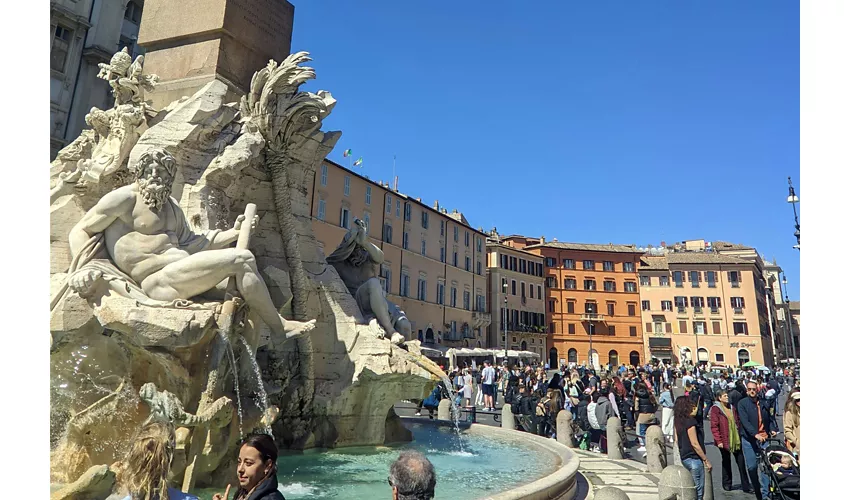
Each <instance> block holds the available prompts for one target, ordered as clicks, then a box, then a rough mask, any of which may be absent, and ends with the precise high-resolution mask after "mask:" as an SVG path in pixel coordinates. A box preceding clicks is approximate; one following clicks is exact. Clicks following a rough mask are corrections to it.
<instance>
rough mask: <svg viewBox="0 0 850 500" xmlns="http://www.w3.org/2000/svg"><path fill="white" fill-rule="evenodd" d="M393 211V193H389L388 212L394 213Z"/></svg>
mask: <svg viewBox="0 0 850 500" xmlns="http://www.w3.org/2000/svg"><path fill="white" fill-rule="evenodd" d="M392 211H393V197H392V195H389V194H388V195H387V213H388V214H389V213H392Z"/></svg>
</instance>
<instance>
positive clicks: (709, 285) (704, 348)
mask: <svg viewBox="0 0 850 500" xmlns="http://www.w3.org/2000/svg"><path fill="white" fill-rule="evenodd" d="M639 275H640V278H639V279H640V299H641V318H642V320H643V323H644V328H643V330H644V338H645V339H646V354H647V356H648V357H650V358H652V357H654V358H657V359H663V360H668V361H673V362H679V361H682V360H683V359H685V358H686V359H689V360H691V361H692V362H695V361H697V360H699V361H700V362H705V363H716V364H719V365H724V366H725V365H731V366H737V365H740V364H743V363H746V362H747V361H756V362H758V363H761V364H766V365H768V366H772V365H773V348H772V342H771V335H770V315H769V313H768V307H767V304H766V300H765V296H766V294H765V286H764V278H763V270H762V269H761V268H759V266H758V264H757V263H756V262H754V261H749V260H745V259H742V258H740V257H735V256H731V255H722V254H718V253H716V252H707V251H705V250H704V249H703V250H702V251H697V250H684V249H681V248H680V249H678V250H675V249H664V250H657V251H655V250H654V251H651V252H650V253H648V254H646V255H644V256H643V257H642V258H641V263H640V267H639Z"/></svg>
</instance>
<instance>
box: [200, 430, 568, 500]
mask: <svg viewBox="0 0 850 500" xmlns="http://www.w3.org/2000/svg"><path fill="white" fill-rule="evenodd" d="M402 421H403V422H404V425H405V427H407V428H408V429H409V430H410V431H411V432H412V433H413V437H414V441H412V442H410V443H398V444H393V445H388V446H379V447H374V446H369V447H366V446H362V447H350V448H339V449H333V450H316V449H314V450H307V451H305V452H297V453H287V452H284V454H282V455H281V456H280V457H279V459H278V481H279V483H280V491H281V492H282V493H283V494H284V496H285V497H286V498H287V500H299V499H311V500H312V499H337V498H339V499H343V498H345V499H349V498H388V497H389V495H390V489H389V486H388V485H387V476H388V475H389V468H390V464H391V463H392V462H393V461H394V460H395V459H396V458H397V457H398V453H399V452H400V451H401V450H404V449H415V450H418V451H421V452H422V453H424V454H425V455H426V456H427V457H428V459H429V460H431V462H432V463H433V464H434V468H435V470H436V473H437V488H436V498H438V499H439V498H452V499H459V500H461V499H469V500H472V499H481V498H487V499H494V500H513V499H534V500H537V499H555V498H558V499H566V500H571V499H573V498H574V497H575V494H576V475H577V473H578V464H579V458H578V456H577V455H576V454H575V453H573V452H572V451H571V450H570V449H569V448H567V447H566V446H563V445H561V444H560V443H558V442H557V441H555V440H553V439H547V438H543V437H540V436H534V435H530V434H527V433H522V432H517V431H509V430H503V429H501V428H498V427H490V426H486V425H480V424H472V425H469V424H466V423H462V424H461V426H460V427H461V438H460V439H461V441H462V447H459V446H458V437H457V434H456V432H455V429H454V426H453V424H452V423H451V422H443V421H437V420H433V421H429V420H422V419H412V418H402ZM213 493H215V491H213V490H200V491H197V492H195V494H197V495H199V496H200V497H201V498H211V496H212V494H213Z"/></svg>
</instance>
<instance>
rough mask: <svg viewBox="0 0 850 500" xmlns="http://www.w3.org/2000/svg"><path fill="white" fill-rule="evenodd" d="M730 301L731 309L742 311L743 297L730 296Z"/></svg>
mask: <svg viewBox="0 0 850 500" xmlns="http://www.w3.org/2000/svg"><path fill="white" fill-rule="evenodd" d="M730 301H731V302H732V309H735V312H736V313H740V312H742V310H743V309H744V297H730Z"/></svg>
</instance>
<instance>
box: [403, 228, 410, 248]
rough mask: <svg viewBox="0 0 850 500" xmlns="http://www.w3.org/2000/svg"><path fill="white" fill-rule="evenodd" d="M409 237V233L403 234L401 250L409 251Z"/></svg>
mask: <svg viewBox="0 0 850 500" xmlns="http://www.w3.org/2000/svg"><path fill="white" fill-rule="evenodd" d="M408 240H409V237H408V234H407V231H405V232H403V233H402V234H401V248H403V249H405V250H407V244H408V243H409V241H408Z"/></svg>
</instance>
